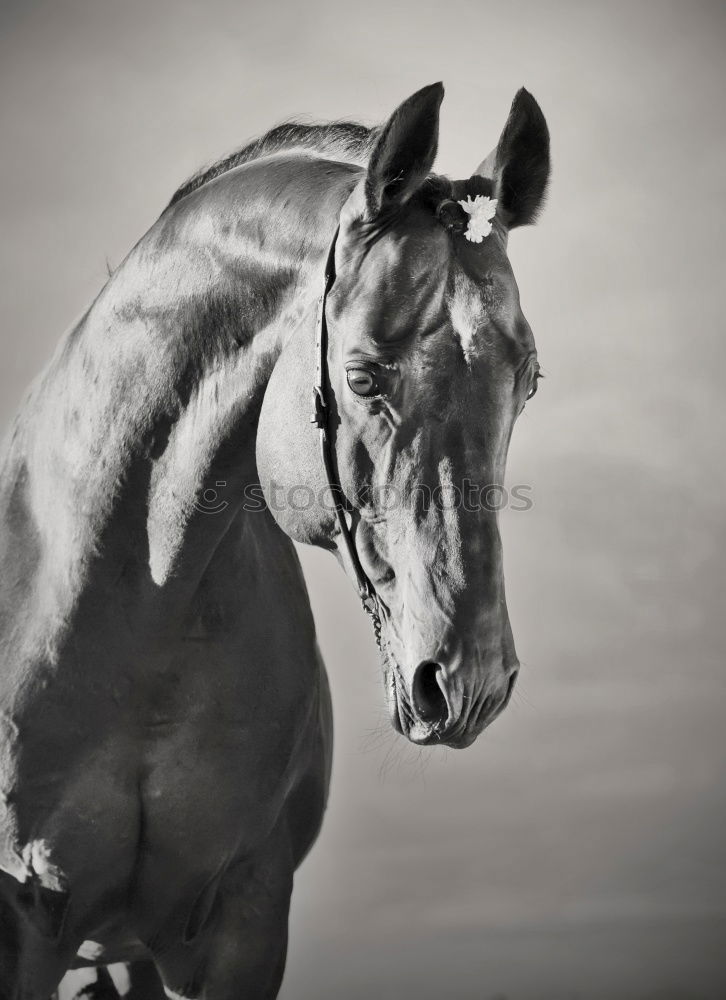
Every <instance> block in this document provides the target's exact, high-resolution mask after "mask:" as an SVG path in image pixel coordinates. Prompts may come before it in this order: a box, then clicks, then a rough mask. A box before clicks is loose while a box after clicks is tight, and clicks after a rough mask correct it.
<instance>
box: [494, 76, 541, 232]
mask: <svg viewBox="0 0 726 1000" xmlns="http://www.w3.org/2000/svg"><path fill="white" fill-rule="evenodd" d="M475 173H476V174H478V175H479V176H481V177H487V178H489V179H491V180H492V181H493V184H494V196H495V197H496V198H497V199H498V201H499V205H498V211H499V212H500V213H501V215H502V218H503V219H504V221H505V222H506V224H507V226H508V227H509V229H514V228H515V227H516V226H526V225H528V223H530V222H534V221H535V219H536V218H537V214H538V213H539V210H540V209H541V207H542V205H543V203H544V197H545V191H546V189H547V181H548V180H549V176H550V134H549V130H548V128H547V122H546V121H545V117H544V115H543V114H542V111H541V109H540V106H539V104H537V102H536V101H535V99H534V97H532V95H531V94H530V93H529V91H527V90H525V89H524V87H522V88H521V90H519V91H518V92H517V95H516V96H515V98H514V101H513V102H512V110H511V111H510V112H509V118H508V119H507V124H506V125H505V126H504V131H503V132H502V134H501V137H500V139H499V142H498V143H497V146H496V148H495V149H493V150H492V152H491V153H490V154H489V156H487V158H486V160H484V162H483V163H481V164H480V165H479V166H478V167H477V169H476V171H475Z"/></svg>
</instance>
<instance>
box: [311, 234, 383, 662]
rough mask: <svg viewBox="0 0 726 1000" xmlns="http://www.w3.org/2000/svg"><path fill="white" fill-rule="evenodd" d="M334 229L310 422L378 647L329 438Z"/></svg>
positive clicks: (368, 587) (369, 587)
mask: <svg viewBox="0 0 726 1000" xmlns="http://www.w3.org/2000/svg"><path fill="white" fill-rule="evenodd" d="M339 232H340V226H338V227H337V228H336V230H335V233H334V234H333V239H332V240H331V243H330V248H329V250H328V256H327V259H326V262H325V275H324V278H323V290H322V292H321V294H320V297H319V299H318V308H317V315H316V320H315V382H314V383H313V413H312V416H311V417H310V422H311V423H312V424H314V425H315V426H316V427H317V428H318V430H319V432H320V455H321V458H322V460H323V467H324V469H325V477H326V479H327V481H328V487H329V489H330V492H331V495H332V497H333V502H334V505H335V516H336V518H337V521H338V527H339V529H340V537H341V539H342V541H343V547H344V549H345V552H346V555H347V558H348V562H349V564H350V567H351V569H352V570H353V575H354V576H355V581H356V585H357V587H358V596H359V597H360V600H361V602H362V604H363V609H364V610H365V612H366V614H367V615H369V617H370V618H371V620H372V622H373V628H374V631H375V635H376V642H377V644H378V647H379V648H380V646H381V618H380V612H379V603H378V597H377V595H376V591H375V588H374V586H373V584H372V583H371V581H370V580H369V579H368V576H367V574H366V572H365V570H364V569H363V566H362V565H361V561H360V559H359V557H358V552H357V550H356V547H355V542H354V541H353V535H352V533H351V530H350V526H349V525H348V520H347V518H346V516H345V515H346V510H350V509H351V508H350V505H349V503H348V501H347V500H346V497H345V494H344V493H343V489H342V487H341V485H340V481H339V479H338V471H337V466H336V461H335V454H334V452H333V447H332V442H331V437H330V405H329V402H328V389H329V384H330V380H329V378H328V323H327V319H326V315H325V304H326V300H327V297H328V292H329V291H330V289H331V288H332V286H333V282H334V281H335V246H336V243H337V240H338V233H339Z"/></svg>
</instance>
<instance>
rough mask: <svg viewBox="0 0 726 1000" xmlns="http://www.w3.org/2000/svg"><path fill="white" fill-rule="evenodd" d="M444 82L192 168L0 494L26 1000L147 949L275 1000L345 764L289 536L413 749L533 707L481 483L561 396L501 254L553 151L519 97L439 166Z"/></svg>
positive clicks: (8, 886) (3, 814)
mask: <svg viewBox="0 0 726 1000" xmlns="http://www.w3.org/2000/svg"><path fill="white" fill-rule="evenodd" d="M442 96H443V88H442V87H441V85H439V84H436V85H433V86H430V87H426V88H424V89H423V90H421V91H419V92H417V93H416V94H414V95H413V96H412V97H411V98H409V99H408V100H407V101H405V102H404V103H403V104H402V105H401V106H400V107H399V108H398V109H397V110H396V111H395V112H394V113H393V115H392V116H391V118H390V119H389V120H388V121H387V122H386V123H385V124H384V125H383V126H382V127H380V128H375V129H370V130H369V129H366V128H363V127H362V126H360V125H355V124H352V123H334V124H330V125H318V126H310V125H298V124H290V125H286V126H280V127H278V128H276V129H273V130H272V131H271V132H269V133H267V134H266V135H265V136H263V137H262V138H261V139H259V140H257V141H256V142H254V143H252V144H251V145H249V146H247V147H245V149H243V150H241V151H240V152H239V153H236V154H234V155H233V156H231V157H228V158H227V159H226V160H223V161H221V162H220V163H219V164H216V165H215V166H214V167H212V168H210V169H209V170H208V171H206V172H204V173H202V174H200V175H198V176H197V177H195V178H193V179H192V180H191V181H189V182H188V183H187V184H185V185H184V186H183V187H182V188H181V189H180V190H179V191H178V192H177V194H176V195H175V196H174V198H173V199H172V201H171V203H170V205H169V206H168V207H167V209H166V210H165V211H164V212H163V214H162V215H161V217H160V218H159V220H158V221H157V222H156V223H155V224H154V226H152V228H151V229H150V230H149V232H148V233H147V234H146V236H145V237H144V238H143V239H142V240H141V241H140V242H139V243H138V244H137V246H136V247H135V248H134V249H133V251H132V252H131V253H130V254H129V256H128V257H127V259H126V260H125V261H124V263H123V264H122V265H121V266H120V267H119V268H118V269H117V270H116V271H115V272H114V273H113V275H112V276H111V277H110V278H109V281H108V283H107V284H106V286H105V287H104V289H103V290H102V292H101V293H100V295H99V296H98V298H97V299H96V301H95V302H94V303H93V305H92V307H91V308H90V310H89V311H88V312H87V313H86V315H85V316H84V317H83V319H82V320H81V321H80V323H79V324H78V325H77V326H76V327H75V329H74V330H73V331H72V332H71V333H70V334H69V335H68V336H67V337H66V338H65V339H64V341H63V342H62V343H61V345H60V347H59V349H58V351H57V352H56V355H55V356H54V358H53V360H52V361H51V363H50V365H49V367H48V369H47V370H46V372H45V373H44V374H43V375H42V376H41V378H40V379H39V380H38V381H37V382H36V383H35V384H34V385H33V386H32V387H31V389H30V391H29V393H28V395H27V397H26V399H25V401H24V403H23V406H22V408H21V410H20V413H19V415H18V417H17V418H16V420H15V423H14V426H13V428H12V431H11V434H10V435H9V437H8V440H7V442H6V445H5V449H4V455H3V459H2V475H1V477H0V510H1V512H2V528H3V530H2V541H1V542H0V546H1V547H0V558H1V560H2V572H1V573H0V644H1V646H0V648H1V649H2V668H1V671H2V672H1V675H0V676H1V681H0V791H1V792H2V797H1V798H0V869H1V871H0V998H2V1000H10V998H12V1000H20V998H21V997H22V998H23V1000H45V998H47V997H48V996H49V995H50V994H51V993H52V992H53V990H55V989H56V987H57V985H58V982H59V981H60V979H61V978H62V976H63V974H64V973H65V972H66V970H67V969H68V968H70V967H71V966H73V965H74V964H79V963H81V964H83V963H86V964H96V965H104V964H110V963H114V962H132V961H140V962H144V961H146V962H153V965H154V967H155V968H156V970H157V971H158V974H159V976H160V978H161V980H162V981H163V983H164V986H165V988H166V991H167V993H168V994H169V995H170V996H183V997H188V998H196V997H202V996H205V997H215V998H220V1000H224V998H225V997H229V998H233V997H235V998H236V997H238V996H240V995H246V996H250V997H256V998H272V997H274V996H276V994H277V991H278V989H279V985H280V982H281V978H282V973H283V969H284V963H285V954H286V942H287V915H288V906H289V898H290V892H291V886H292V875H293V872H294V870H295V868H296V866H297V865H298V864H299V863H300V861H301V859H302V858H303V857H304V855H305V853H306V852H307V851H308V849H309V848H310V846H311V845H312V843H313V841H314V840H315V837H316V835H317V832H318V829H319V827H320V824H321V821H322V816H323V811H324V808H325V803H326V798H327V794H328V784H329V776H330V762H331V750H332V725H331V711H330V699H329V694H328V688H327V681H326V676H325V670H324V667H323V664H322V661H321V659H320V656H319V653H318V649H317V645H316V641H315V630H314V625H313V620H312V615H311V612H310V605H309V601H308V597H307V593H306V590H305V585H304V581H303V578H302V574H301V571H300V567H299V563H298V560H297V558H296V555H295V551H294V547H293V542H292V540H296V541H303V542H308V543H312V544H314V545H318V546H322V547H324V548H327V549H330V550H332V551H333V552H335V553H336V555H337V556H338V558H339V559H340V561H341V563H342V564H343V568H344V569H345V571H346V572H347V573H348V574H349V575H350V577H351V579H352V581H353V582H354V584H355V585H356V586H357V587H358V589H359V591H360V592H361V597H362V598H363V599H364V602H365V604H366V608H367V610H368V611H369V613H371V615H372V618H373V621H374V624H375V628H376V633H377V635H378V639H379V644H380V648H381V653H382V662H383V669H384V675H385V687H386V692H387V697H388V701H389V706H390V710H391V717H392V720H393V725H394V726H395V728H396V729H397V730H398V731H399V732H401V733H403V734H404V735H405V736H406V737H408V739H410V740H412V741H413V742H414V743H417V744H441V745H445V746H453V747H465V746H468V745H469V744H470V743H471V742H473V740H474V739H475V738H476V736H477V735H478V734H479V733H480V732H481V731H482V729H483V728H484V727H485V726H486V725H487V724H488V723H489V722H491V721H492V719H493V718H494V717H495V716H496V715H497V714H498V713H499V712H500V711H501V710H502V708H503V707H504V705H505V704H506V702H507V700H508V698H509V695H510V693H511V690H512V686H513V683H514V679H515V677H516V673H517V669H518V663H517V658H516V654H515V651H514V645H513V641H512V635H511V630H510V626H509V620H508V617H507V611H506V604H505V600H504V582H503V574H502V553H501V542H500V538H499V532H498V528H497V520H496V512H495V511H494V510H492V509H491V507H489V506H488V505H487V504H486V503H485V502H484V503H482V502H481V500H480V499H479V500H476V499H475V502H471V491H470V490H469V492H467V490H468V489H469V487H468V486H467V485H466V484H467V483H468V484H471V483H474V484H481V485H482V486H485V485H486V484H498V483H501V482H502V479H503V475H504V464H505V458H506V452H507V447H508V443H509V438H510V435H511V432H512V427H513V424H514V422H515V420H516V417H517V415H518V414H519V413H520V412H521V410H522V408H523V407H524V405H525V401H526V399H527V398H528V397H529V396H531V395H532V394H533V392H534V390H535V388H536V381H537V377H538V364H537V360H536V353H535V348H534V341H533V339H532V334H531V330H530V328H529V326H528V324H527V322H526V320H525V318H524V316H523V315H522V311H521V309H520V305H519V296H518V292H517V286H516V283H515V280H514V277H513V274H512V271H511V267H510V265H509V262H508V259H507V253H506V247H507V236H508V232H509V230H510V229H513V228H515V227H516V226H520V225H524V224H526V223H529V222H532V221H533V219H534V217H535V216H536V213H537V211H538V209H539V207H540V205H541V202H542V199H543V196H544V192H545V188H546V184H547V178H548V173H549V138H548V133H547V127H546V125H545V121H544V118H543V116H542V113H541V111H540V110H539V107H538V105H537V104H536V102H535V101H534V99H533V98H532V97H531V95H529V94H528V93H527V92H526V91H524V90H521V91H520V92H519V93H518V94H517V96H516V97H515V100H514V103H513V105H512V110H511V113H510V116H509V119H508V121H507V123H506V126H505V128H504V131H503V133H502V135H501V138H500V140H499V143H498V144H497V146H496V148H495V149H494V151H493V152H492V153H491V154H490V155H489V156H488V157H487V159H486V160H485V161H484V162H483V164H482V165H481V167H480V168H479V169H478V170H477V171H476V172H475V174H474V175H473V176H471V177H470V178H469V179H467V180H464V181H450V180H449V179H447V178H445V177H442V176H438V175H432V174H431V170H432V166H433V162H434V158H435V155H436V148H437V139H438V115H439V107H440V104H441V100H442ZM326 261H327V264H326ZM324 281H325V284H324ZM321 293H322V294H321ZM313 387H315V390H316V392H315V406H314V418H315V419H314V422H315V424H316V425H317V428H318V430H317V431H316V429H315V427H314V426H311V424H310V420H309V418H310V411H311V409H312V408H313V392H312V390H313ZM319 436H320V438H321V441H322V448H320V446H319V441H318V437H319ZM217 488H219V493H218V496H217V494H215V492H214V491H215V490H216V489H217ZM301 488H302V489H304V490H305V491H306V494H307V495H309V496H311V497H314V498H315V502H313V503H305V504H300V503H296V502H294V496H295V494H296V491H299V490H300V489H301ZM462 491H464V496H463V500H462V502H456V498H457V497H459V498H460V499H461V498H462ZM474 494H475V498H476V497H479V498H480V496H481V494H480V493H479V492H477V491H476V490H475V491H474ZM212 495H215V496H216V499H215V501H214V503H212V502H210V500H209V497H210V496H212ZM391 498H393V502H392V499H391ZM331 500H332V502H331Z"/></svg>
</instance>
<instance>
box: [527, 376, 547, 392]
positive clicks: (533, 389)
mask: <svg viewBox="0 0 726 1000" xmlns="http://www.w3.org/2000/svg"><path fill="white" fill-rule="evenodd" d="M541 378H544V375H542V373H541V372H535V373H534V378H533V379H532V384H531V386H530V387H529V392H528V393H527V399H531V398H532V396H534V394H535V393H536V392H537V383H538V382H539V380H540V379H541Z"/></svg>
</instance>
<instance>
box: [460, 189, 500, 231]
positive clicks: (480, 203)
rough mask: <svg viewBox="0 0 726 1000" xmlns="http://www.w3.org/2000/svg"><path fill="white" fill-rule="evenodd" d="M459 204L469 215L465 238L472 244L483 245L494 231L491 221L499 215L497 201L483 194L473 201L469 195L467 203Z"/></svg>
mask: <svg viewBox="0 0 726 1000" xmlns="http://www.w3.org/2000/svg"><path fill="white" fill-rule="evenodd" d="M459 204H460V205H461V207H462V208H463V209H464V211H465V212H467V213H468V215H469V225H468V226H467V227H466V232H465V233H464V236H466V238H467V240H469V241H470V242H471V243H481V241H482V240H483V239H484V237H485V236H488V235H489V233H490V232H491V231H492V222H491V220H492V219H493V218H494V216H495V215H496V214H497V199H496V198H489V197H488V196H487V195H483V194H478V195H477V196H476V198H473V199H472V197H471V195H467V196H466V201H460V202H459Z"/></svg>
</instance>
